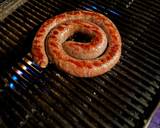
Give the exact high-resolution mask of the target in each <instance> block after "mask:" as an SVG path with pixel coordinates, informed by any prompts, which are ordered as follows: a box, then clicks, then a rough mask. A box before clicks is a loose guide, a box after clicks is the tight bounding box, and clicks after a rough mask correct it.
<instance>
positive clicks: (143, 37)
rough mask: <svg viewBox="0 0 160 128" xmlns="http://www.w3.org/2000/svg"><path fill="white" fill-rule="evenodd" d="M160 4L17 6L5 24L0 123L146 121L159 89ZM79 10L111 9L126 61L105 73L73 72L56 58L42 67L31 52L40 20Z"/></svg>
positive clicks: (128, 127)
mask: <svg viewBox="0 0 160 128" xmlns="http://www.w3.org/2000/svg"><path fill="white" fill-rule="evenodd" d="M159 5H160V2H159V1H158V0H154V2H153V1H144V0H141V1H138V0H134V1H133V0H124V1H123V2H122V1H119V0H113V1H109V0H105V1H104V0H99V1H96V0H92V1H90V0H85V1H80V0H75V1H72V0H66V1H61V0H57V1H55V0H49V1H47V2H46V1H45V0H41V2H39V1H38V0H29V1H28V2H26V3H25V4H23V5H22V6H21V7H19V8H18V9H17V10H16V11H14V12H13V13H12V14H11V15H9V16H8V17H7V18H5V19H4V21H2V22H1V26H0V29H1V32H0V36H1V42H0V55H1V56H0V58H1V60H2V61H1V62H0V66H1V67H0V68H1V71H2V72H1V73H2V74H3V75H2V76H0V86H2V88H3V90H0V91H1V93H2V96H1V97H0V103H1V106H0V110H1V111H0V112H1V115H0V126H2V127H4V128H7V127H26V128H28V127H29V128H34V127H40V128H48V127H49V128H52V127H53V126H54V127H57V128H60V127H63V128H64V127H70V128H72V127H79V128H81V127H87V128H88V127H91V128H97V127H107V128H113V127H117V128H134V127H135V128H137V127H142V126H143V125H144V120H146V119H148V117H149V115H150V114H151V112H152V111H153V109H154V107H155V106H156V104H157V102H158V99H159V92H160V89H159V87H160V86H159V83H160V65H159V61H160V57H159V56H160V52H159V50H158V48H159V47H160V46H159V41H160V40H159V35H158V33H159V32H160V30H159V29H158V28H159V24H158V21H159V18H160V17H159V14H158V13H159V11H160V9H159V8H158V7H159ZM75 9H87V10H94V11H98V12H100V13H103V14H105V15H107V16H108V17H109V18H110V19H111V20H113V22H114V23H115V24H116V26H117V27H118V29H119V31H120V33H121V36H122V41H123V51H122V56H121V61H120V63H119V64H117V65H116V66H115V67H114V68H113V69H112V70H111V71H110V72H108V73H106V74H104V75H102V76H99V77H96V78H75V77H73V76H70V75H68V74H65V73H63V72H62V71H60V70H59V69H57V68H56V66H55V65H53V64H52V65H49V66H48V67H47V68H46V69H45V70H42V69H41V68H39V67H38V66H37V65H36V64H34V63H33V61H32V58H31V55H30V53H28V52H29V51H30V48H31V44H32V40H33V37H34V35H35V32H36V31H37V29H38V28H39V26H40V25H41V23H42V22H43V21H45V20H46V19H47V18H50V17H51V16H54V15H56V14H59V13H61V12H64V11H67V10H75ZM11 55H12V57H10V56H11ZM15 58H16V59H15ZM21 58H22V59H21ZM6 63H7V65H6ZM6 69H8V70H6Z"/></svg>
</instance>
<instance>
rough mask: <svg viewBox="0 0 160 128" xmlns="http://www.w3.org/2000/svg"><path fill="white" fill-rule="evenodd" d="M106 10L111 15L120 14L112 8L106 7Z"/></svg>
mask: <svg viewBox="0 0 160 128" xmlns="http://www.w3.org/2000/svg"><path fill="white" fill-rule="evenodd" d="M107 11H108V12H110V13H111V14H113V15H116V16H120V14H119V13H118V12H116V11H114V10H112V9H107Z"/></svg>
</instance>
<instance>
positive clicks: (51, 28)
mask: <svg viewBox="0 0 160 128" xmlns="http://www.w3.org/2000/svg"><path fill="white" fill-rule="evenodd" d="M75 32H82V33H86V34H88V35H90V36H91V37H92V39H91V41H90V42H89V43H81V42H74V41H66V40H67V39H68V37H70V36H72V35H73V34H74V33H75ZM121 46H122V43H121V38H120V34H119V32H118V30H117V28H116V26H115V25H114V24H113V23H112V21H111V20H110V19H108V18H107V17H106V16H104V15H102V14H100V13H97V12H93V11H83V10H81V11H70V12H65V13H62V14H60V15H57V16H55V17H53V18H51V19H48V20H47V21H46V22H44V23H43V25H42V26H41V27H40V29H39V30H38V32H37V33H36V36H35V38H34V40H33V45H32V56H33V59H34V61H35V62H36V63H37V64H39V65H40V66H41V67H42V68H45V67H46V66H47V64H48V58H49V60H50V61H51V62H53V63H55V64H56V65H57V66H58V67H59V68H60V69H62V70H64V71H65V72H67V73H69V74H72V75H74V76H78V77H94V76H98V75H101V74H104V73H105V72H107V71H109V70H110V69H111V68H112V67H113V66H114V65H115V64H116V63H117V62H118V61H119V58H120V55H121Z"/></svg>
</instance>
